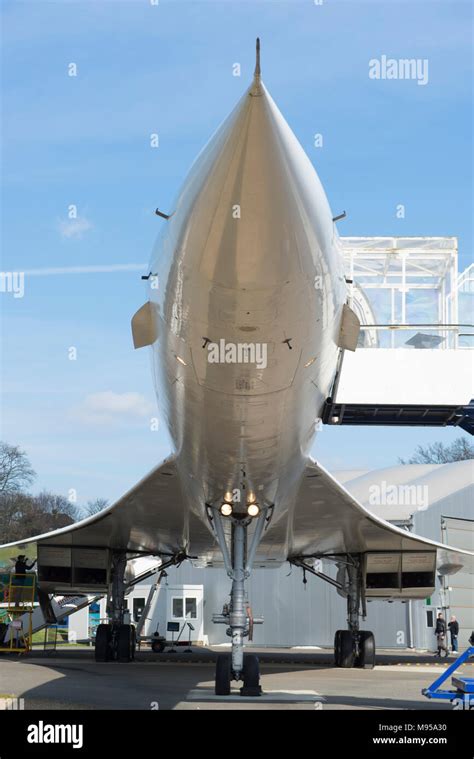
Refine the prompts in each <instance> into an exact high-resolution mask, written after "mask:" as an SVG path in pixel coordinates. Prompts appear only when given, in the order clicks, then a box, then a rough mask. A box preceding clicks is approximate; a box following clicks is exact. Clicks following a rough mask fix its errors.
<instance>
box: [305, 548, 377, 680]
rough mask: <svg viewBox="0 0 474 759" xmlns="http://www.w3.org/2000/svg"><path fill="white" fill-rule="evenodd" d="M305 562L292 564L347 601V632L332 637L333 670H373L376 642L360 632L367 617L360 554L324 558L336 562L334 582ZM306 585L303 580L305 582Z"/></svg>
mask: <svg viewBox="0 0 474 759" xmlns="http://www.w3.org/2000/svg"><path fill="white" fill-rule="evenodd" d="M307 558H308V557H305V559H303V558H297V559H294V560H292V564H295V565H296V566H298V567H301V569H303V572H304V573H306V572H310V573H311V574H314V575H316V576H317V577H320V578H321V579H323V580H325V581H326V582H329V583H330V584H331V585H333V586H335V587H336V589H337V592H338V593H339V594H340V595H341V596H343V597H344V598H346V600H347V626H348V628H349V629H347V630H337V632H336V634H335V636H334V663H335V665H336V667H342V668H345V669H350V668H352V667H360V668H361V669H373V668H374V666H375V638H374V635H373V633H372V632H370V630H359V618H360V617H361V616H362V619H365V617H366V605H365V595H364V583H363V576H362V561H361V556H360V555H359V554H347V555H344V556H326V557H324V558H326V559H328V560H331V561H335V562H336V565H337V567H338V573H337V579H336V580H334V579H333V578H332V577H329V576H328V575H325V574H323V573H322V572H320V571H317V570H315V569H314V568H313V567H312V566H311V565H309V564H308V562H307ZM304 581H306V579H305V580H304Z"/></svg>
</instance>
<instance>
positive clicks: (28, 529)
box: [0, 491, 77, 543]
mask: <svg viewBox="0 0 474 759" xmlns="http://www.w3.org/2000/svg"><path fill="white" fill-rule="evenodd" d="M76 517H77V510H76V507H75V506H74V504H71V503H70V502H69V501H68V499H67V498H65V497H64V496H62V495H55V494H54V493H48V492H46V491H43V492H42V493H40V494H39V495H37V496H32V495H28V494H27V493H7V494H3V495H1V496H0V538H1V542H2V543H3V542H5V543H10V542H13V541H15V540H23V539H24V538H31V537H33V536H34V535H42V534H43V533H45V532H50V531H51V530H57V529H59V528H60V527H66V526H67V525H69V524H72V523H73V522H74V521H75V520H76Z"/></svg>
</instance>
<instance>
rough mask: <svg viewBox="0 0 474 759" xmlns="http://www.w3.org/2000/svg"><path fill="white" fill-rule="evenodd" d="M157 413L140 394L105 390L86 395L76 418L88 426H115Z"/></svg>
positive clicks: (76, 413)
mask: <svg viewBox="0 0 474 759" xmlns="http://www.w3.org/2000/svg"><path fill="white" fill-rule="evenodd" d="M153 413H156V407H155V405H154V404H153V403H150V401H148V400H147V399H146V398H145V397H144V396H143V395H141V394H140V393H114V392H113V391H112V390H105V391H104V392H101V393H91V394H90V395H86V397H85V398H84V401H83V402H82V404H81V406H80V407H79V408H78V409H76V410H75V414H74V415H75V416H77V417H79V419H80V420H81V421H82V422H85V423H88V424H113V423H115V422H121V421H122V422H123V421H129V422H130V421H133V420H134V419H137V418H143V417H147V416H151V415H153Z"/></svg>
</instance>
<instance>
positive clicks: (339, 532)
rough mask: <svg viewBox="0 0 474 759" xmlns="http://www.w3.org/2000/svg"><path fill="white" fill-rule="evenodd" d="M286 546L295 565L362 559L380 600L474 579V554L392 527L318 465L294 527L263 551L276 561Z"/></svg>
mask: <svg viewBox="0 0 474 759" xmlns="http://www.w3.org/2000/svg"><path fill="white" fill-rule="evenodd" d="M284 541H286V545H287V556H288V559H289V560H295V559H302V558H303V559H304V558H309V557H320V558H324V556H327V557H331V558H334V557H336V558H337V557H338V556H339V557H344V556H347V555H348V554H352V555H353V554H357V555H359V556H361V557H362V558H363V560H364V562H365V564H364V569H365V573H366V581H367V589H368V595H371V596H374V597H381V598H397V597H398V598H426V597H428V596H429V595H431V592H432V590H433V588H434V586H435V584H436V582H435V575H436V574H441V575H449V574H454V573H456V572H459V571H463V572H467V573H469V574H474V551H473V552H470V551H466V550H462V549H459V548H455V547H451V546H447V545H444V544H443V543H437V542H436V541H433V540H428V539H427V538H422V537H420V536H419V535H415V534H413V533H410V532H407V531H406V530H403V529H400V528H399V527H396V526H394V525H393V524H390V523H389V522H386V521H385V520H384V519H381V518H380V517H378V516H376V515H375V514H372V513H371V512H370V511H368V510H367V509H366V508H365V507H364V506H363V505H362V504H361V503H359V502H358V501H357V500H356V499H355V498H354V497H353V496H352V495H351V494H350V493H349V492H348V491H347V490H346V489H345V488H344V487H343V485H341V484H340V483H339V482H337V480H335V479H334V477H332V476H331V475H330V474H329V472H327V471H326V470H325V469H324V468H323V467H322V466H321V465H319V464H318V463H317V462H316V461H313V460H312V459H309V460H308V464H307V467H306V471H305V473H304V476H303V480H302V482H301V485H300V488H299V491H298V495H297V497H296V502H295V504H294V506H293V510H292V513H291V514H290V517H289V520H288V522H286V520H285V521H283V520H282V521H281V522H278V521H276V523H275V524H273V523H270V526H269V528H268V530H267V531H266V533H265V534H264V537H263V541H262V549H263V551H264V552H266V553H268V554H269V555H271V547H272V545H276V544H281V543H283V542H284ZM473 549H474V546H473ZM371 584H372V587H371V588H370V585H371Z"/></svg>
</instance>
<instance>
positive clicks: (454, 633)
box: [448, 616, 459, 654]
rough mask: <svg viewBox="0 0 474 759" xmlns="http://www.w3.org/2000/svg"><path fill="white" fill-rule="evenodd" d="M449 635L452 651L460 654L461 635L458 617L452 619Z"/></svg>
mask: <svg viewBox="0 0 474 759" xmlns="http://www.w3.org/2000/svg"><path fill="white" fill-rule="evenodd" d="M448 630H449V634H450V636H451V650H452V652H453V654H457V652H458V635H459V622H458V621H457V619H456V617H454V616H453V617H451V619H450V620H449V624H448Z"/></svg>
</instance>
